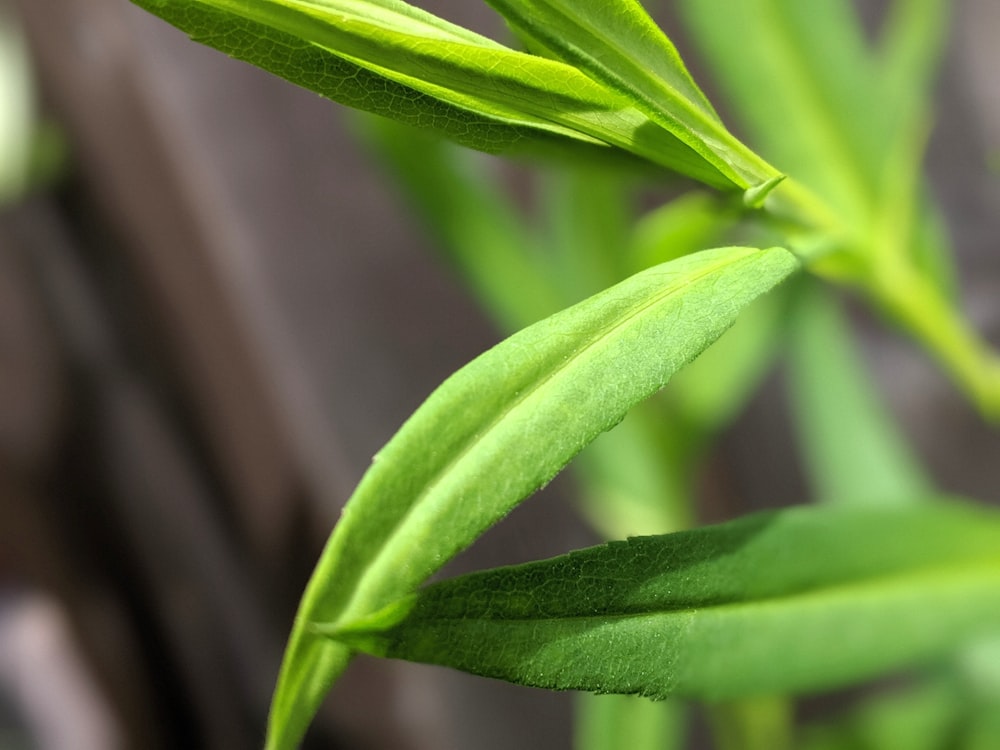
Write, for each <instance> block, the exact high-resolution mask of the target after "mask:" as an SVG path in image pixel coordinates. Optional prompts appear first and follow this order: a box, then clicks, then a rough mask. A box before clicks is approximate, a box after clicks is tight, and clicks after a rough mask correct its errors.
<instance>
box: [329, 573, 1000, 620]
mask: <svg viewBox="0 0 1000 750" xmlns="http://www.w3.org/2000/svg"><path fill="white" fill-rule="evenodd" d="M991 577H996V578H997V580H998V582H1000V557H995V558H987V559H984V560H975V561H971V562H969V561H966V562H963V563H950V564H948V565H945V566H933V567H926V568H922V569H920V570H916V571H912V572H907V573H900V574H890V575H879V576H874V577H871V578H861V579H857V580H854V581H844V582H840V583H835V584H829V585H823V586H819V587H816V588H808V589H798V590H795V591H789V592H786V593H780V594H771V595H768V596H761V597H757V598H752V599H731V600H726V601H720V602H706V603H688V602H685V603H682V604H678V605H677V606H663V605H657V606H654V607H650V608H648V609H642V610H637V611H611V612H603V613H597V614H594V613H589V614H581V615H558V616H541V615H537V616H535V615H526V616H523V617H516V616H515V617H503V616H475V617H467V616H449V617H420V618H419V619H418V622H419V624H421V625H424V624H427V625H433V624H435V623H453V622H469V623H477V622H482V623H490V622H494V623H498V622H524V623H529V622H538V623H547V622H556V623H558V622H575V621H585V620H595V621H597V622H596V623H595V624H599V623H600V622H607V621H619V620H628V619H639V618H643V617H658V616H663V615H673V614H676V615H683V614H696V613H699V612H704V611H712V612H725V611H727V610H738V609H741V608H748V609H752V608H756V607H782V606H787V607H794V606H798V605H799V604H803V603H806V602H809V601H810V600H816V599H818V600H822V599H826V598H829V597H830V596H831V595H833V596H835V597H839V598H851V595H852V592H865V595H864V596H865V597H866V598H867V597H869V596H872V595H875V594H877V593H878V592H879V590H883V589H884V590H887V591H894V590H902V589H906V588H912V587H916V586H918V585H921V584H924V585H926V584H928V583H930V584H931V585H933V584H935V583H939V584H940V583H947V582H948V581H949V580H951V579H959V580H963V579H969V580H971V579H978V578H985V579H987V580H988V579H990V578H991ZM998 592H1000V587H998ZM418 607H419V600H418ZM349 627H350V626H347V628H345V630H346V629H348V628H349Z"/></svg>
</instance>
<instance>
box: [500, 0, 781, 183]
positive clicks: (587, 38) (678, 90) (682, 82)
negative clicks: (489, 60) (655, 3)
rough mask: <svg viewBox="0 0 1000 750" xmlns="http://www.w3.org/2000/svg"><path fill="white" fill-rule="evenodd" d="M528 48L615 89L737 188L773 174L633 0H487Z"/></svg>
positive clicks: (774, 176)
mask: <svg viewBox="0 0 1000 750" xmlns="http://www.w3.org/2000/svg"><path fill="white" fill-rule="evenodd" d="M487 2H488V3H489V4H490V5H492V6H493V7H494V8H496V9H497V11H498V12H500V13H501V14H502V15H503V16H504V17H505V18H506V19H507V20H508V21H509V23H510V24H511V26H513V28H514V29H515V30H516V31H517V33H518V34H519V35H520V36H521V37H522V38H524V39H525V40H527V41H528V42H529V45H531V46H532V47H533V48H535V49H539V50H544V51H545V53H547V54H549V55H552V56H553V57H556V58H557V59H560V60H563V61H565V62H568V63H569V64H571V65H573V66H574V67H577V68H579V69H580V70H582V71H584V72H585V73H587V74H588V75H589V76H591V77H592V78H593V79H594V80H595V81H599V82H600V83H602V84H604V85H605V86H607V87H608V88H609V89H611V90H613V91H615V92H617V93H619V94H621V95H622V96H623V97H624V98H626V99H627V100H628V101H630V102H632V104H633V105H634V106H635V107H636V108H637V109H639V110H641V111H642V112H644V113H645V114H646V115H648V116H649V117H650V119H652V120H653V121H654V122H655V123H656V124H657V125H659V126H660V127H662V128H664V129H666V130H668V131H670V132H671V133H673V134H674V135H675V136H676V137H677V138H678V139H679V140H681V141H683V142H684V143H686V144H687V145H688V146H690V147H691V148H692V149H693V150H695V151H697V152H698V154H700V155H701V156H702V157H703V158H704V159H705V160H706V161H708V162H710V163H712V164H713V165H714V166H715V167H716V169H718V170H719V172H721V173H722V174H724V175H726V176H727V177H728V178H729V179H730V180H732V182H733V183H734V184H735V185H738V186H739V187H741V188H743V189H748V188H749V189H754V188H758V187H760V186H762V185H765V184H770V187H773V186H774V185H776V184H777V182H776V181H780V179H781V175H780V173H779V172H778V171H777V170H775V169H774V168H773V167H771V166H770V165H769V164H767V163H766V162H765V161H763V160H762V159H761V158H760V157H758V156H757V155H756V154H754V153H753V152H752V151H751V150H750V149H748V148H747V147H746V146H744V145H743V144H742V143H740V142H739V141H738V140H737V139H736V138H735V137H734V136H733V135H732V134H731V133H730V132H729V131H728V130H726V128H725V126H724V125H723V124H722V121H721V120H720V119H719V117H718V115H717V114H716V113H715V110H714V109H713V108H712V105H711V104H710V103H709V101H708V99H707V98H706V97H705V95H704V94H703V93H702V92H701V90H700V89H699V88H698V86H697V85H696V84H695V82H694V80H693V79H692V78H691V75H690V73H688V71H687V68H685V67H684V63H683V62H682V61H681V58H680V55H679V54H678V53H677V49H676V48H675V47H674V45H673V43H672V42H671V41H670V40H669V39H668V38H667V37H666V35H665V34H664V33H663V32H662V31H661V30H660V28H659V27H658V26H657V25H656V23H654V22H653V20H652V19H651V18H650V17H649V15H648V14H647V13H646V11H645V10H643V8H642V6H641V5H640V4H639V3H638V2H636V1H635V0H487Z"/></svg>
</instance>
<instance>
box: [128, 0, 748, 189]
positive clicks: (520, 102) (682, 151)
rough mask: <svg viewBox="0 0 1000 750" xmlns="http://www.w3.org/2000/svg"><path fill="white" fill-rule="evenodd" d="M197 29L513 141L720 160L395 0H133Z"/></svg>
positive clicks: (234, 48)
mask: <svg viewBox="0 0 1000 750" xmlns="http://www.w3.org/2000/svg"><path fill="white" fill-rule="evenodd" d="M134 1H135V2H136V3H137V4H138V5H141V6H142V7H144V8H146V9H147V10H149V11H151V12H153V13H155V14H157V15H159V16H160V17H161V18H163V19H165V20H167V21H169V22H170V23H172V24H174V25H175V26H177V27H178V28H180V29H182V30H184V31H185V32H187V33H188V34H190V35H191V36H192V37H193V38H194V39H196V40H197V41H200V42H203V43H205V44H208V45H209V46H213V47H216V48H218V49H220V50H222V51H224V52H226V53H227V54H230V55H232V56H234V57H238V58H240V59H242V60H246V61H248V62H251V63H253V64H254V65H257V66H259V67H262V68H264V69H265V70H269V71H271V72H273V73H276V74H278V75H280V76H282V77H284V78H286V79H288V80H290V81H292V82H294V83H296V84H298V85H301V86H304V87H306V88H309V89H311V90H314V91H317V92H318V93H320V94H323V95H324V96H328V97H330V98H332V99H334V100H336V101H340V102H342V103H344V104H347V105H349V106H353V107H358V108H360V109H364V110H367V111H371V112H376V113H378V114H383V115H386V116H388V117H392V118H394V119H398V120H402V121H404V122H408V123H410V124H415V125H419V126H421V127H429V128H432V129H434V130H437V131H439V132H444V133H445V134H447V135H449V136H450V137H452V138H455V139H456V140H458V141H459V142H461V143H462V144H464V145H468V146H471V147H473V148H478V149H481V150H484V151H490V152H508V151H511V150H512V149H517V148H521V147H522V146H524V142H530V141H532V140H535V139H538V138H540V139H541V140H542V141H544V143H545V145H547V146H549V147H555V146H559V145H562V146H566V145H570V146H575V147H589V148H590V149H591V150H593V149H595V148H597V149H600V148H601V147H604V146H614V147H616V148H618V149H622V150H623V151H625V152H628V153H630V154H633V155H636V156H639V157H641V158H643V159H646V160H648V161H651V162H653V163H654V164H658V165H660V166H664V167H667V168H668V169H671V170H674V171H677V172H679V173H681V174H684V175H687V176H689V177H692V178H694V179H697V180H700V181H702V182H705V183H706V184H709V185H712V186H715V187H719V188H731V187H734V186H737V187H739V186H740V185H739V184H738V183H734V182H733V180H732V179H731V176H730V175H729V174H728V173H727V172H726V171H725V170H723V171H720V169H719V165H717V164H712V163H710V162H709V161H706V159H705V158H704V156H703V155H702V154H700V153H699V152H698V150H697V149H693V148H692V147H691V145H690V144H688V143H685V142H684V141H683V140H679V139H678V138H677V137H676V136H675V134H673V133H671V132H668V130H665V129H663V128H662V127H658V126H657V125H656V124H654V122H653V121H652V120H650V118H649V117H648V116H647V115H646V114H644V113H642V112H641V111H639V110H638V109H636V108H635V107H634V106H633V105H632V104H631V103H630V102H629V101H628V100H627V99H625V98H623V97H621V96H619V95H618V94H617V93H615V92H613V91H611V90H610V89H607V88H606V87H604V86H602V85H601V84H599V83H597V82H595V81H593V80H591V79H590V78H588V77H587V76H586V75H584V74H583V73H581V72H580V71H578V70H576V69H575V68H573V67H571V66H569V65H566V64H563V63H560V62H557V61H554V60H549V59H546V58H542V57H538V56H535V55H529V54H525V53H522V52H517V51H515V50H512V49H509V48H507V47H504V46H503V45H501V44H498V43H497V42H494V41H492V40H490V39H488V38H486V37H483V36H480V35H478V34H475V33H473V32H471V31H468V30H467V29H463V28H462V27H460V26H455V25H454V24H451V23H448V22H446V21H444V20H442V19H440V18H437V17H435V16H433V15H431V14H429V13H426V12H424V11H421V10H419V9H417V8H414V7H412V6H410V5H408V4H406V3H404V2H400V1H399V0H134Z"/></svg>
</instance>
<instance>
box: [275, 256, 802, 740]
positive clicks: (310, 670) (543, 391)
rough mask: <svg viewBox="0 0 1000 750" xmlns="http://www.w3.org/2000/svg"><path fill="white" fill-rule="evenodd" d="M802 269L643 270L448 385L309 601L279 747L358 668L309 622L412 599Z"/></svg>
mask: <svg viewBox="0 0 1000 750" xmlns="http://www.w3.org/2000/svg"><path fill="white" fill-rule="evenodd" d="M798 267H799V264H798V261H797V260H796V259H795V258H794V256H792V255H791V254H790V253H788V252H787V251H785V250H782V249H780V248H774V249H770V250H756V249H753V248H722V249H716V250H710V251H706V252H703V253H698V254H696V255H691V256H687V257H685V258H681V259H679V260H676V261H673V262H672V263H668V264H665V265H662V266H657V267H656V268H652V269H649V270H647V271H645V272H643V273H641V274H638V275H636V276H633V277H631V278H629V279H627V280H626V281H624V282H622V283H621V284H618V285H617V286H614V287H612V288H611V289H608V290H606V291H604V292H601V293H600V294H597V295H595V296H594V297H591V298H590V299H588V300H586V301H584V302H582V303H580V304H578V305H576V306H574V307H571V308H569V309H568V310H565V311H563V312H561V313H558V314H557V315H554V316H552V317H550V318H547V319H546V320H543V321H541V322H540V323H537V324H535V325H533V326H531V327H529V328H527V329H525V330H523V331H521V332H520V333H518V334H515V335H514V336H512V337H510V338H509V339H507V340H506V341H504V342H502V343H501V344H499V345H498V346H496V347H494V348H493V349H491V350H490V351H488V352H486V353H485V354H483V355H482V356H480V357H479V358H477V359H476V360H474V361H473V362H471V363H470V364H469V365H467V366H466V367H464V368H463V369H461V370H459V371H458V372H457V373H456V374H455V375H453V376H452V377H451V378H449V379H448V380H447V381H445V383H444V384H443V385H442V386H441V387H440V388H439V389H438V390H437V391H435V392H434V393H433V394H432V395H431V396H430V398H428V400H427V401H426V402H425V403H424V404H423V406H421V407H420V409H418V410H417V411H416V412H415V413H414V415H413V416H412V417H411V418H410V419H409V420H408V421H407V422H406V424H404V425H403V427H402V428H401V429H400V431H399V432H398V433H397V434H396V436H395V437H394V438H393V439H392V440H391V441H390V442H389V443H388V444H387V445H386V446H385V447H384V448H383V449H382V450H381V451H380V452H379V453H378V455H377V456H376V457H375V460H374V463H373V465H372V467H371V468H370V469H369V471H368V472H367V473H366V474H365V476H364V478H363V479H362V481H361V483H360V485H359V486H358V488H357V490H356V491H355V493H354V495H353V497H352V498H351V500H350V501H349V502H348V504H347V506H346V507H345V509H344V514H343V517H342V518H341V520H340V523H339V524H338V525H337V527H336V529H334V533H333V535H332V536H331V538H330V542H329V543H328V545H327V548H326V550H325V551H324V552H323V556H322V558H321V560H320V562H319V564H318V566H317V568H316V571H315V573H314V574H313V577H312V579H311V581H310V583H309V586H308V588H307V590H306V593H305V594H304V596H303V599H302V604H301V606H300V609H299V614H298V616H297V618H296V626H295V629H294V631H293V633H292V635H291V639H290V642H289V645H288V648H287V650H286V654H285V661H284V664H283V667H282V672H281V676H280V678H279V684H278V688H277V691H276V694H275V697H274V702H273V705H272V714H271V724H270V739H269V744H268V748H270V749H271V750H277V749H278V748H290V747H292V746H293V745H294V744H295V742H296V741H298V739H299V738H300V737H301V736H302V734H303V733H304V732H305V729H306V726H307V724H308V722H309V721H310V719H311V717H312V715H313V714H314V713H315V711H316V708H317V707H318V705H319V703H320V701H321V700H322V697H323V695H324V694H325V692H326V690H327V689H328V687H329V685H330V684H331V683H332V681H333V680H334V679H335V678H336V677H337V675H338V674H339V673H340V671H341V670H342V669H343V667H344V665H345V663H346V656H347V654H346V652H345V651H344V649H343V647H342V646H340V645H339V644H337V643H335V642H333V641H329V640H326V639H322V638H320V637H319V636H317V635H316V634H315V633H313V632H312V631H311V630H309V627H308V623H310V622H332V623H340V622H350V621H353V620H355V619H357V618H359V617H364V616H366V615H369V614H371V613H372V612H374V611H376V610H378V609H379V608H381V607H384V606H385V605H387V604H389V603H390V602H392V601H394V600H396V599H398V598H399V597H401V596H404V595H406V594H408V593H410V592H411V591H413V590H414V589H415V588H416V587H417V586H418V585H420V584H421V583H422V582H423V581H425V580H426V579H427V578H428V577H429V576H430V575H431V574H432V573H434V572H435V571H437V570H438V569H439V568H440V567H441V566H442V565H444V564H445V563H446V562H447V561H448V560H449V559H451V557H453V556H454V555H455V554H457V553H458V552H459V551H460V550H462V549H464V548H465V547H466V546H468V545H469V544H470V543H472V541H473V540H475V539H476V538H477V537H478V536H479V535H480V534H482V533H483V532H484V531H485V530H486V529H488V528H489V527H490V526H491V525H493V524H494V523H496V522H497V521H498V520H499V519H500V518H502V517H503V516H504V515H506V514H507V513H508V512H509V511H510V510H511V509H512V508H513V507H514V506H515V505H517V503H518V502H520V501H521V500H522V499H524V498H525V497H527V496H528V495H530V494H531V493H532V492H534V491H535V490H537V489H538V488H539V487H541V486H542V485H544V484H545V483H546V482H548V481H549V480H550V479H551V478H552V477H553V476H554V475H555V474H556V473H557V472H558V471H559V470H560V469H561V468H562V467H563V466H564V465H565V464H566V463H567V462H568V461H569V460H570V459H571V458H572V457H573V456H574V455H576V454H577V453H578V452H579V451H580V450H581V449H582V448H583V447H584V446H585V445H586V444H587V443H589V442H590V441H592V440H593V439H594V438H595V437H596V436H597V435H599V434H600V433H601V432H603V431H604V430H607V429H609V428H611V427H612V426H614V425H615V424H616V423H617V422H619V421H620V420H621V419H622V417H623V416H624V415H625V412H626V411H628V409H629V408H630V407H631V406H633V405H634V404H635V403H637V402H638V401H640V400H642V399H644V398H645V397H647V396H649V395H650V394H651V393H653V392H655V391H657V390H658V389H660V388H661V387H663V385H664V384H665V383H666V382H667V380H668V379H669V378H670V377H671V375H672V374H673V373H674V372H675V371H677V370H678V369H679V368H681V367H682V366H683V365H684V364H686V363H687V362H689V361H690V360H691V359H693V358H694V357H695V356H697V354H698V353H699V352H701V351H702V350H703V349H704V348H705V347H707V346H708V345H709V344H710V343H711V342H712V341H713V340H715V339H716V338H717V337H718V336H719V335H720V334H721V333H722V331H724V330H725V329H726V328H727V327H729V326H730V325H731V324H732V322H733V320H734V319H735V318H736V316H737V315H738V314H739V312H740V310H741V309H742V308H743V307H745V306H746V305H747V304H748V303H749V302H750V301H751V300H753V299H754V298H755V297H757V296H758V295H760V294H762V293H764V292H765V291H767V290H768V289H770V288H771V287H773V286H774V285H775V284H777V283H778V282H780V281H781V280H782V279H784V278H785V277H786V276H788V275H789V274H790V273H792V272H794V271H795V270H796V269H797V268H798Z"/></svg>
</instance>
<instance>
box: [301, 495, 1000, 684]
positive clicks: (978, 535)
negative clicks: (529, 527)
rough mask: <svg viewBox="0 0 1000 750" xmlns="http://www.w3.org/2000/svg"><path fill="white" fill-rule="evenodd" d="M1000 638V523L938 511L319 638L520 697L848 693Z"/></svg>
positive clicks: (811, 523)
mask: <svg viewBox="0 0 1000 750" xmlns="http://www.w3.org/2000/svg"><path fill="white" fill-rule="evenodd" d="M998 625H1000V515H998V513H997V512H996V511H995V510H987V509H985V508H981V507H975V506H965V505H959V504H950V503H944V502H942V503H939V504H930V505H925V506H924V507H912V508H906V509H859V508H853V509H847V508H832V507H824V508H817V507H812V508H801V507H800V508H794V509H789V510H785V511H779V512H774V513H766V514H758V515H754V516H749V517H746V518H744V519H741V520H739V521H736V522H732V523H728V524H723V525H720V526H715V527H707V528H703V529H697V530H694V531H688V532H681V533H678V534H672V535H668V536H662V537H638V538H634V539H630V540H628V541H625V542H612V543H610V544H607V545H603V546H600V547H594V548H591V549H589V550H583V551H578V552H573V553H570V554H569V555H565V556H563V557H559V558H555V559H552V560H548V561H543V562H539V563H532V564H529V565H523V566H515V567H510V568H500V569H496V570H492V571H486V572H483V573H478V574H473V575H469V576H464V577H461V578H456V579H453V580H450V581H445V582H442V583H439V584H436V585H432V586H429V587H427V588H426V589H424V590H423V591H421V592H420V593H419V594H414V595H411V596H410V597H407V598H404V599H402V600H400V601H398V602H396V603H394V604H393V605H391V606H389V607H386V608H385V609H384V610H382V611H381V612H379V613H377V614H376V615H374V616H372V617H371V618H369V619H368V620H367V621H365V620H359V621H356V622H355V623H347V624H342V625H341V626H339V627H337V626H333V627H330V626H325V625H320V624H317V625H316V626H315V627H316V628H317V629H319V630H322V631H324V632H326V633H327V634H328V635H330V636H331V637H333V638H336V639H338V640H339V641H341V642H343V643H344V644H346V645H348V646H350V647H353V648H359V649H363V650H365V651H368V652H370V653H373V654H376V655H378V656H388V657H394V658H402V659H409V660H413V661H421V662H428V663H432V664H442V665H446V666H451V667H455V668H458V669H462V670H465V671H469V672H472V673H474V674H480V675H485V676H489V677H497V678H501V679H505V680H510V681H512V682H517V683H519V684H525V685H533V686H537V687H544V688H552V689H578V690H589V691H597V692H614V693H637V694H641V695H646V696H650V697H654V698H661V697H664V696H668V695H674V694H677V695H684V696H691V697H697V698H703V699H710V700H718V699H728V698H738V697H744V696H751V695H766V694H774V693H783V692H791V693H796V692H803V691H813V690H820V689H828V688H832V687H836V686H841V685H845V684H848V683H853V682H856V681H859V680H863V679H866V678H871V677H874V676H876V675H881V674H883V673H886V672H888V671H891V670H895V669H899V668H902V667H906V666H909V665H913V664H915V663H919V662H921V661H924V660H927V659H932V658H937V657H940V656H941V655H943V654H945V653H947V652H949V651H950V650H953V649H956V648H958V647H959V646H960V645H961V644H963V643H964V642H966V641H967V640H968V639H969V638H970V637H976V636H979V635H982V634H986V633H989V632H991V630H992V629H995V628H996V627H997V626H998ZM817 644H821V645H822V647H820V648H817Z"/></svg>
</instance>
